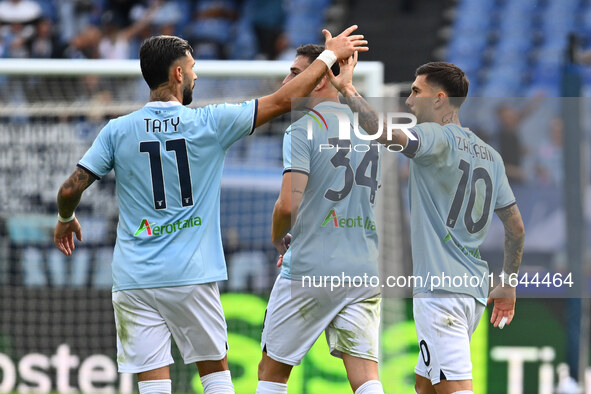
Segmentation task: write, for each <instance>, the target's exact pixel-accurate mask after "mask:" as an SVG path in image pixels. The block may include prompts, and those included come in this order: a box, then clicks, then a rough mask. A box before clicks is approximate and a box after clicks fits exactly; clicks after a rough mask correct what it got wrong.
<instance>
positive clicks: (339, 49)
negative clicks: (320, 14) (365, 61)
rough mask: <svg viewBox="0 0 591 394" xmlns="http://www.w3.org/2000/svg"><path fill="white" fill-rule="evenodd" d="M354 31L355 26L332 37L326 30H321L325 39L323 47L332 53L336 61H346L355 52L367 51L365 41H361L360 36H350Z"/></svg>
mask: <svg viewBox="0 0 591 394" xmlns="http://www.w3.org/2000/svg"><path fill="white" fill-rule="evenodd" d="M355 30H357V25H353V26H351V27H348V28H346V29H345V30H344V31H343V32H342V33H341V34H339V35H338V36H336V37H333V36H332V35H331V34H330V32H329V31H328V30H326V29H324V30H322V34H324V39H325V43H324V46H325V47H326V49H330V50H331V51H333V52H334V54H335V55H336V56H337V59H338V60H344V59H348V58H349V57H351V56H352V55H353V53H355V52H357V51H361V52H367V51H369V47H367V46H366V45H367V41H366V40H364V39H363V36H362V35H360V34H358V35H353V36H352V35H351V33H353V32H354V31H355Z"/></svg>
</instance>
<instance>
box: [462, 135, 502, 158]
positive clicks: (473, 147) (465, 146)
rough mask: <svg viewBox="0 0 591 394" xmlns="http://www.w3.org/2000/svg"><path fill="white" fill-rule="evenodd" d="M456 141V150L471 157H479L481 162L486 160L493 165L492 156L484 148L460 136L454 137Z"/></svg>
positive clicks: (488, 150)
mask: <svg viewBox="0 0 591 394" xmlns="http://www.w3.org/2000/svg"><path fill="white" fill-rule="evenodd" d="M456 141H457V142H458V150H462V151H464V152H468V153H469V154H470V155H471V156H472V157H479V158H481V159H482V160H488V161H491V162H493V163H494V161H495V159H494V156H493V154H492V152H491V151H490V149H488V148H487V147H486V146H484V145H478V144H472V143H470V140H469V139H467V138H462V137H460V136H456Z"/></svg>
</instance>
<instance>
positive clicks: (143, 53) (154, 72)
mask: <svg viewBox="0 0 591 394" xmlns="http://www.w3.org/2000/svg"><path fill="white" fill-rule="evenodd" d="M187 51H189V53H190V54H192V53H193V48H191V45H189V43H188V42H187V41H186V40H183V39H182V38H179V37H175V36H154V37H150V38H147V39H146V40H145V41H144V42H143V43H142V46H141V48H140V68H141V69H142V75H143V76H144V79H145V80H146V83H147V84H148V86H149V87H150V89H151V90H154V89H156V88H157V87H158V86H160V85H161V84H163V83H165V82H167V81H168V72H169V69H170V66H171V65H172V63H174V62H175V61H176V60H177V59H180V58H181V57H183V56H187Z"/></svg>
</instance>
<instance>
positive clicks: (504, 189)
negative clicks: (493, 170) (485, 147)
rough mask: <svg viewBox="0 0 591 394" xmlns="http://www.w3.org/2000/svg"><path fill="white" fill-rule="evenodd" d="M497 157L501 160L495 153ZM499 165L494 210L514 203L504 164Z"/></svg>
mask: <svg viewBox="0 0 591 394" xmlns="http://www.w3.org/2000/svg"><path fill="white" fill-rule="evenodd" d="M497 157H498V158H499V160H501V155H497ZM499 167H500V169H499V171H498V184H499V191H498V192H497V201H495V211H496V210H498V209H503V208H507V207H510V206H511V205H513V204H515V196H514V195H513V190H511V186H509V179H507V174H506V173H505V166H504V165H500V166H499Z"/></svg>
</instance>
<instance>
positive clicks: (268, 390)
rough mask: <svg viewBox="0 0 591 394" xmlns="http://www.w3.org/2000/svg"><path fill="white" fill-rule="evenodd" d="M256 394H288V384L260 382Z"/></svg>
mask: <svg viewBox="0 0 591 394" xmlns="http://www.w3.org/2000/svg"><path fill="white" fill-rule="evenodd" d="M256 394H287V383H277V382H266V381H264V380H259V384H258V385H257V391H256Z"/></svg>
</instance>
